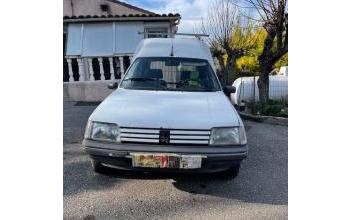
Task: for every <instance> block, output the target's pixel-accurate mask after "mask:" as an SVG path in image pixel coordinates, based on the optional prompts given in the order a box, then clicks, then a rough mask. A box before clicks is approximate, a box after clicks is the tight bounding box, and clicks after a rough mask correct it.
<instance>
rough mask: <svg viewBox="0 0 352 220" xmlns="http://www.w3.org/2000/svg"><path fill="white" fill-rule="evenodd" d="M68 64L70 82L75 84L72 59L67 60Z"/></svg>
mask: <svg viewBox="0 0 352 220" xmlns="http://www.w3.org/2000/svg"><path fill="white" fill-rule="evenodd" d="M66 60H67V64H68V75H69V76H70V77H69V79H68V81H70V82H73V81H75V79H74V78H73V71H72V60H71V58H67V59H66Z"/></svg>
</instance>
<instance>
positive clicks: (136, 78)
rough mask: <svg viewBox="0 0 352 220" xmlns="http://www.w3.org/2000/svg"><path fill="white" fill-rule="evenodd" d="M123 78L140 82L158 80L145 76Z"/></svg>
mask: <svg viewBox="0 0 352 220" xmlns="http://www.w3.org/2000/svg"><path fill="white" fill-rule="evenodd" d="M125 80H130V81H141V82H145V81H159V79H154V78H146V77H132V78H128V79H125Z"/></svg>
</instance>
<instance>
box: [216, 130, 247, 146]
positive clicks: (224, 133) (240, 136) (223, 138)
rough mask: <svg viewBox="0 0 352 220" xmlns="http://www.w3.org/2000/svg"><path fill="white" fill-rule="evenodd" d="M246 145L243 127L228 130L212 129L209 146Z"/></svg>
mask: <svg viewBox="0 0 352 220" xmlns="http://www.w3.org/2000/svg"><path fill="white" fill-rule="evenodd" d="M236 144H247V137H246V132H245V130H244V127H243V126H240V127H230V128H213V129H212V130H211V135H210V145H236Z"/></svg>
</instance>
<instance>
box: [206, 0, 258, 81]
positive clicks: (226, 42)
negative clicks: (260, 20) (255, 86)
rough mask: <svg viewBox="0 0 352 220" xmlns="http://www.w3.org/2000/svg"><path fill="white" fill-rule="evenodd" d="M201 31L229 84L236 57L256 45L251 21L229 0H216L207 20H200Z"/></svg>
mask: <svg viewBox="0 0 352 220" xmlns="http://www.w3.org/2000/svg"><path fill="white" fill-rule="evenodd" d="M201 31H202V32H203V33H207V34H209V38H208V39H207V41H208V43H209V44H210V47H211V51H212V53H213V55H214V56H215V57H216V58H217V59H218V61H219V64H220V67H221V72H222V74H223V75H222V76H220V78H222V82H223V83H226V84H228V83H229V82H228V80H229V79H228V78H229V74H230V73H231V72H232V70H234V65H235V63H236V60H237V59H238V58H240V57H242V56H244V55H246V54H247V53H248V52H249V50H250V49H252V48H253V47H254V46H255V42H256V39H255V38H254V34H253V24H252V22H251V21H250V20H248V19H244V18H243V16H242V15H241V14H240V13H239V10H238V8H237V6H235V5H233V4H231V0H215V1H214V2H213V3H212V4H211V6H210V8H209V9H208V14H207V19H206V20H205V21H203V22H202V25H201ZM225 54H226V55H227V60H226V62H225V60H224V55H225ZM223 78H225V80H224V79H223Z"/></svg>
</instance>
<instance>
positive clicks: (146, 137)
mask: <svg viewBox="0 0 352 220" xmlns="http://www.w3.org/2000/svg"><path fill="white" fill-rule="evenodd" d="M121 138H133V139H151V140H157V141H159V138H158V137H157V138H151V137H126V136H121Z"/></svg>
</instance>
